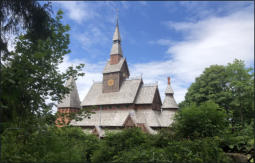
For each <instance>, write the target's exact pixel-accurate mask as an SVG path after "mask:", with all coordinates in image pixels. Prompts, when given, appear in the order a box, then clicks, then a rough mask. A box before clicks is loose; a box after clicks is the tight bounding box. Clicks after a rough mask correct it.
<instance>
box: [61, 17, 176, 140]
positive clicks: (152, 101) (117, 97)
mask: <svg viewBox="0 0 255 163" xmlns="http://www.w3.org/2000/svg"><path fill="white" fill-rule="evenodd" d="M109 57H110V58H109V60H108V61H107V63H106V65H105V67H104V70H103V72H102V73H103V79H102V81H100V82H94V83H93V84H92V86H91V88H90V90H89V91H88V93H87V95H86V96H85V98H84V99H83V101H82V102H81V101H80V99H79V94H78V89H77V86H76V83H75V80H74V79H73V78H72V77H71V78H70V79H69V80H68V81H67V82H66V86H68V87H70V88H71V89H72V90H71V91H70V93H69V94H67V95H65V97H64V98H63V99H62V100H61V101H60V102H59V104H58V112H61V113H68V112H75V111H77V110H79V109H80V108H85V109H86V108H91V107H93V110H92V112H93V114H91V116H90V117H88V118H84V119H82V120H81V121H74V120H72V121H71V122H70V125H72V126H76V127H81V128H82V129H83V131H84V132H86V133H92V134H96V135H97V136H98V137H104V135H105V134H106V133H107V132H119V131H121V130H122V129H124V128H128V127H140V128H141V129H142V131H144V132H147V133H150V134H156V133H157V131H158V130H159V129H161V128H166V127H169V126H170V125H171V123H172V122H173V116H174V114H175V112H176V111H177V109H178V105H177V103H176V101H175V99H174V92H173V89H172V87H171V83H170V77H168V81H167V82H168V84H167V87H166V90H165V99H164V101H163V103H162V101H161V98H160V93H159V90H158V84H157V83H155V84H146V83H144V82H143V79H142V77H137V78H129V76H130V73H129V69H128V64H127V60H126V58H125V57H124V56H123V52H122V48H121V37H120V31H119V24H118V20H117V23H116V27H115V31H114V34H113V43H112V48H111V52H110V56H109Z"/></svg>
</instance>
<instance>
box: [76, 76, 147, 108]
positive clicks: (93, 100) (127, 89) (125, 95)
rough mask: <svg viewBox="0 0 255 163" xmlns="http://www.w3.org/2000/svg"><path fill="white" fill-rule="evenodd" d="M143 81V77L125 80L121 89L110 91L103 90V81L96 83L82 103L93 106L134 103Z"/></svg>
mask: <svg viewBox="0 0 255 163" xmlns="http://www.w3.org/2000/svg"><path fill="white" fill-rule="evenodd" d="M141 82H142V80H141V79H133V80H124V81H123V83H122V85H121V87H120V91H118V92H109V93H103V92H102V86H103V84H102V83H94V84H93V85H92V87H91V89H90V90H89V92H88V94H87V96H86V97H85V98H84V100H83V101H82V103H81V105H82V106H92V105H112V104H131V103H134V101H135V97H136V95H137V92H138V89H139V86H140V84H141Z"/></svg>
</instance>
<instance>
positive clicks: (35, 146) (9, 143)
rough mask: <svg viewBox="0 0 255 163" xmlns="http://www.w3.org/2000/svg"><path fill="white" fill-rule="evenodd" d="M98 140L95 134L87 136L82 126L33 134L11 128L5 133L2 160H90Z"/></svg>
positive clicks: (50, 128)
mask: <svg viewBox="0 0 255 163" xmlns="http://www.w3.org/2000/svg"><path fill="white" fill-rule="evenodd" d="M28 134H30V135H28ZM26 136H28V139H27V138H25V137H26ZM24 141H25V142H24ZM98 143H99V139H98V138H97V137H96V136H94V135H86V134H84V133H83V131H82V130H81V129H80V128H73V127H65V128H57V127H48V128H44V129H41V130H37V131H35V132H33V133H32V134H31V133H27V132H26V130H23V129H9V130H5V132H4V133H3V135H2V161H5V162H89V161H90V156H91V154H92V153H93V151H94V150H95V149H96V148H97V146H98Z"/></svg>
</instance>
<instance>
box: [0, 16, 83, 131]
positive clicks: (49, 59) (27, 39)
mask: <svg viewBox="0 0 255 163" xmlns="http://www.w3.org/2000/svg"><path fill="white" fill-rule="evenodd" d="M61 15H62V11H59V12H58V13H57V16H56V18H55V19H54V21H49V22H48V24H47V25H48V26H49V29H50V30H51V31H52V32H51V35H50V37H47V39H46V40H36V41H34V40H33V37H31V35H30V31H28V33H27V34H24V35H21V36H20V37H19V38H18V39H17V44H16V47H15V50H14V51H13V52H11V53H10V55H9V57H8V58H3V61H4V63H5V64H4V65H3V67H2V81H1V86H2V95H1V98H0V102H1V103H0V104H1V107H2V110H1V116H2V117H1V121H2V122H5V123H6V124H7V125H8V126H10V124H15V126H18V127H26V128H27V129H29V130H31V129H32V128H33V126H34V127H35V128H37V127H38V125H39V122H40V121H41V120H42V119H41V117H42V116H43V115H45V114H46V113H47V112H46V113H45V111H50V110H51V108H52V106H53V105H52V104H47V103H46V100H47V99H50V100H51V101H53V102H54V101H59V100H60V99H61V98H63V97H64V95H65V94H66V93H68V92H69V91H70V88H67V87H65V86H64V85H63V84H64V82H65V81H66V80H67V79H68V78H69V77H70V76H71V75H72V76H73V77H74V78H76V77H77V75H78V76H80V75H83V73H79V71H80V70H81V68H82V67H83V66H84V65H79V66H76V67H75V68H73V67H69V68H68V70H67V71H66V72H65V73H60V72H59V70H58V65H59V64H60V63H61V62H63V56H64V55H66V54H68V53H69V52H70V50H69V49H68V44H69V42H70V41H69V34H68V33H67V31H68V30H69V29H70V27H69V26H68V25H62V24H61V19H62V16H61ZM43 123H45V122H43ZM27 126H29V127H27Z"/></svg>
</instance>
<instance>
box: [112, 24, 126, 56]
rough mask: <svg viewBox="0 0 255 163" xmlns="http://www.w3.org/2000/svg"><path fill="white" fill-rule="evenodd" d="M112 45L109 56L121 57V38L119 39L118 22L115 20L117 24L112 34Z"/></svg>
mask: <svg viewBox="0 0 255 163" xmlns="http://www.w3.org/2000/svg"><path fill="white" fill-rule="evenodd" d="M112 40H113V45H112V49H111V53H110V54H111V55H114V54H119V55H121V56H122V55H123V54H122V49H121V38H120V31H119V24H118V20H117V24H116V27H115V32H114V34H113V38H112Z"/></svg>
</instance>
